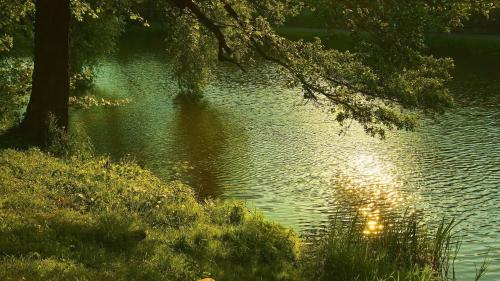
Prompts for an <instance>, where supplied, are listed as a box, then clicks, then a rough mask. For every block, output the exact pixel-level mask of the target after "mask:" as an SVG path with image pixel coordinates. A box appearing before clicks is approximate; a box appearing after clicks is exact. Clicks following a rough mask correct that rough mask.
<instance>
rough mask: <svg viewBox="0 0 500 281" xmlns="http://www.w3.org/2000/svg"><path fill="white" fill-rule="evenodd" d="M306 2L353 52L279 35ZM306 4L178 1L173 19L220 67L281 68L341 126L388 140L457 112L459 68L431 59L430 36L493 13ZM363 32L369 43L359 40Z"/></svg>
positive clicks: (468, 5)
mask: <svg viewBox="0 0 500 281" xmlns="http://www.w3.org/2000/svg"><path fill="white" fill-rule="evenodd" d="M304 2H305V3H307V4H308V5H309V6H311V5H312V7H313V8H316V9H321V10H322V11H324V12H325V13H328V15H330V18H334V19H335V20H336V21H335V22H333V23H332V24H338V25H339V26H340V27H348V28H350V29H351V30H352V31H353V35H354V37H356V38H358V40H357V44H356V45H357V48H356V49H355V50H354V52H348V51H339V50H331V49H327V48H325V47H324V46H323V44H322V43H321V42H320V41H319V40H316V41H313V42H303V41H300V40H299V41H290V40H287V39H285V38H283V37H281V36H279V35H277V34H276V33H275V27H276V26H279V25H280V24H283V22H284V21H285V19H286V18H287V17H291V16H294V15H296V14H298V12H299V11H301V10H302V9H303V7H304ZM304 2H302V1H293V0H290V1H285V0H282V1H258V2H257V1H224V0H212V1H204V2H200V3H198V2H195V1H190V0H177V1H171V4H173V8H171V9H167V14H168V15H173V16H171V17H172V18H174V19H175V20H177V21H179V20H180V21H184V23H183V24H180V23H178V22H176V23H175V27H176V28H181V29H184V33H183V34H191V37H190V36H186V38H192V36H195V34H197V33H199V32H201V33H203V34H208V35H210V36H212V37H213V38H214V40H216V44H215V50H216V51H217V53H218V56H217V57H218V59H219V60H220V61H225V62H230V63H233V64H236V65H238V66H240V67H244V65H248V64H251V63H252V62H253V61H254V60H255V59H258V58H259V57H260V58H263V59H265V60H268V61H271V62H273V63H276V64H278V65H279V66H280V67H281V68H282V70H283V71H282V73H283V78H284V81H285V82H287V84H288V85H290V86H292V87H301V88H302V89H303V92H304V97H305V98H307V99H311V100H313V101H315V102H319V103H321V104H326V105H329V106H331V107H332V112H333V113H334V114H335V115H336V117H337V120H338V121H339V122H340V123H342V124H349V123H348V122H347V123H346V122H345V121H346V120H355V121H358V122H359V123H361V124H362V125H363V126H364V128H365V130H366V132H367V133H369V134H371V135H378V136H381V137H384V133H385V129H387V128H396V129H407V130H411V129H413V128H414V127H415V126H416V125H417V119H416V117H417V115H416V114H414V113H419V112H420V111H426V112H438V113H440V112H442V111H443V109H445V108H446V107H448V106H450V105H451V104H452V99H451V97H450V95H449V93H448V90H447V89H446V83H447V82H448V81H449V80H450V78H451V76H450V72H451V69H452V67H453V63H452V61H451V60H450V59H440V58H435V57H432V56H430V55H427V54H426V53H425V52H424V51H425V38H426V37H425V36H426V34H427V33H428V32H430V31H435V30H440V31H447V30H449V29H450V28H452V27H454V26H457V25H459V24H460V23H461V21H462V20H463V19H466V18H467V16H468V15H469V14H470V13H471V12H472V11H476V10H480V11H482V12H484V13H487V12H488V11H489V10H490V9H491V8H492V7H493V5H492V3H491V2H488V1H480V0H477V1H469V0H463V1H439V2H435V3H434V2H433V3H428V1H423V0H422V1H377V2H376V3H373V2H370V1H362V0H360V1H334V2H332V1H304ZM175 15H182V17H181V16H175ZM194 20H196V21H197V22H199V24H201V25H202V28H200V29H198V28H193V26H197V25H198V24H197V23H194ZM337 21H339V22H340V23H337ZM362 32H365V33H367V34H368V35H367V36H360V33H362ZM181 46H182V44H181ZM185 46H189V45H188V44H185V45H184V47H185ZM208 46H211V45H210V44H208ZM176 48H177V49H179V52H190V51H187V50H189V48H184V49H182V48H179V47H178V46H176ZM186 49H187V50H186ZM207 49H208V48H205V49H204V51H206V52H213V51H214V50H213V49H208V50H207ZM188 56H189V55H188ZM190 56H193V55H190ZM196 56H198V55H196ZM177 59H178V60H182V59H185V56H177ZM204 62H205V59H201V60H200V61H199V62H198V63H199V64H198V65H195V67H196V68H197V73H202V71H201V70H200V67H201V66H200V65H202V66H203V67H204ZM178 63H184V61H180V62H178ZM186 64H187V65H189V63H186ZM180 73H181V74H182V73H184V74H186V73H187V74H188V73H189V71H187V70H183V71H181V72H180ZM195 77H196V76H195ZM196 79H198V77H196V78H195V79H194V80H195V81H196ZM199 80H200V81H203V79H199ZM195 85H196V84H195ZM191 86H192V85H191ZM196 87H197V88H199V86H196Z"/></svg>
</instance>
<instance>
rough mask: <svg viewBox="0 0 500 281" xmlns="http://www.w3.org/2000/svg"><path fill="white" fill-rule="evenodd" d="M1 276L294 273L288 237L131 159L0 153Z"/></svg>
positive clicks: (293, 247)
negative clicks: (116, 160) (202, 199)
mask: <svg viewBox="0 0 500 281" xmlns="http://www.w3.org/2000/svg"><path fill="white" fill-rule="evenodd" d="M0 193H1V194H2V198H1V199H0V208H1V210H2V211H1V212H0V279H1V280H20V279H23V280H76V279H78V280H110V279H113V280H155V281H156V280H169V281H172V280H182V281H184V280H197V279H200V278H205V277H213V278H215V279H216V280H261V279H262V280H293V278H292V277H291V276H292V275H293V274H294V272H295V270H296V269H295V266H294V264H295V262H296V261H297V258H298V246H299V241H298V240H297V237H296V235H295V234H294V233H293V232H291V231H289V230H286V229H284V228H282V227H281V226H278V225H276V224H273V223H270V222H267V221H265V220H264V219H263V218H262V217H261V215H259V214H257V213H255V212H252V211H249V210H248V209H246V208H245V207H244V206H243V205H242V204H240V203H236V202H217V203H214V202H206V203H199V202H197V200H196V198H195V196H194V193H193V191H192V190H191V189H190V188H189V187H187V186H185V185H183V184H181V183H180V182H172V183H168V184H165V183H162V182H161V181H160V180H159V179H157V178H156V177H154V176H153V175H152V174H151V173H150V172H147V171H145V170H143V169H141V168H139V167H138V166H137V165H136V164H134V163H129V162H121V163H116V164H115V163H112V162H111V161H110V160H109V159H108V158H98V159H94V160H87V161H83V160H81V159H78V158H74V157H73V158H69V159H66V160H65V159H58V158H53V157H51V156H48V155H46V154H44V153H41V152H40V151H38V150H29V151H27V152H16V151H13V150H3V151H0Z"/></svg>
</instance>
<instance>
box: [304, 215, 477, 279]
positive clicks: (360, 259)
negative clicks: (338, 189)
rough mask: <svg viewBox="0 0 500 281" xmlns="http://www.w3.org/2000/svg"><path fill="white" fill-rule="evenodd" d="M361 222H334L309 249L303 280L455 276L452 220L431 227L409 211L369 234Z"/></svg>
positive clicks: (455, 248) (455, 249)
mask: <svg viewBox="0 0 500 281" xmlns="http://www.w3.org/2000/svg"><path fill="white" fill-rule="evenodd" d="M339 221H340V220H339ZM365 224H366V221H361V220H358V219H357V218H355V219H354V220H353V221H352V222H351V223H350V225H349V226H348V227H345V224H344V225H335V224H334V225H333V226H332V229H331V231H330V232H329V234H328V235H326V236H325V237H324V238H322V239H321V240H319V241H316V243H314V244H313V246H312V247H311V248H309V249H308V254H306V258H305V259H304V262H303V264H304V268H303V274H304V276H305V280H316V281H327V280H357V281H373V280H387V281H389V280H392V281H397V280H405V281H445V280H446V281H448V280H456V279H455V277H454V275H453V267H452V266H451V265H452V259H453V257H454V256H455V254H456V251H457V250H458V246H459V245H460V244H459V243H458V242H457V240H455V239H453V235H452V229H453V227H454V226H455V223H454V221H453V220H451V221H449V222H444V221H443V222H441V224H439V226H438V227H437V228H436V229H435V230H434V231H431V230H429V229H428V228H427V226H426V224H425V223H423V221H422V220H421V218H419V217H418V216H416V215H409V216H404V217H400V218H396V219H389V220H386V221H384V222H383V225H384V226H385V227H384V229H383V230H381V231H379V232H377V233H371V234H369V235H367V234H366V229H365V228H364V225H365ZM483 266H484V265H483ZM482 270H484V267H482ZM478 278H479V277H478Z"/></svg>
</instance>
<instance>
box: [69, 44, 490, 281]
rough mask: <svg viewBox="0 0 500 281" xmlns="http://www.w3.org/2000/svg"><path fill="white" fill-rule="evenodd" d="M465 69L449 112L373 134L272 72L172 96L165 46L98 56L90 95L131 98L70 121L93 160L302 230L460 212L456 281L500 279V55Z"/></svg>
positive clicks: (232, 74)
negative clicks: (134, 168) (359, 219)
mask: <svg viewBox="0 0 500 281" xmlns="http://www.w3.org/2000/svg"><path fill="white" fill-rule="evenodd" d="M457 65H458V66H457V70H456V73H455V77H456V78H455V80H454V81H453V82H452V83H451V85H450V87H451V89H452V90H453V92H454V95H455V96H456V97H457V106H456V107H455V108H454V109H452V110H449V111H448V112H447V113H446V114H444V115H443V116H438V117H436V118H433V117H431V116H427V117H425V118H423V120H422V125H421V126H420V127H419V128H418V129H417V130H416V131H415V132H390V133H389V134H388V136H387V139H386V140H379V139H376V138H371V137H369V136H367V135H365V134H364V132H363V131H362V130H361V128H360V127H359V126H357V125H356V124H353V126H351V128H350V129H349V130H348V131H347V132H346V133H345V134H339V132H340V127H339V126H338V125H337V124H336V123H335V122H334V121H333V118H332V116H331V115H330V114H328V111H327V109H326V108H322V107H317V106H315V105H313V104H305V103H304V100H303V99H302V96H301V94H300V91H297V90H294V89H287V88H286V87H284V86H281V85H280V83H279V77H277V75H276V73H275V72H274V71H273V68H272V67H269V66H265V65H260V66H256V67H253V68H250V69H248V72H247V73H243V72H241V71H239V70H237V69H233V68H228V67H225V68H221V69H219V70H218V71H217V75H216V79H215V80H214V82H212V83H211V84H210V86H209V87H208V88H207V89H206V91H205V95H204V98H203V100H202V101H201V102H197V103H192V102H185V101H180V100H176V99H175V96H176V94H177V87H176V85H175V82H173V80H172V78H171V76H172V74H171V68H170V66H169V64H168V63H167V59H166V58H165V57H164V56H163V55H162V52H161V51H155V50H147V49H137V50H136V49H134V48H127V49H125V50H122V51H121V52H120V53H118V54H116V55H114V56H112V57H109V58H106V59H103V60H102V61H101V64H100V66H99V68H98V77H97V80H96V86H95V88H94V89H93V90H91V92H90V94H93V95H96V96H98V97H104V98H109V99H122V98H129V99H130V100H131V102H130V103H129V104H127V105H124V106H119V107H100V108H91V109H86V110H82V109H73V110H72V111H71V120H72V121H71V122H72V123H73V124H74V125H75V126H77V127H80V128H82V129H83V130H84V131H85V132H86V133H87V134H88V135H89V136H90V137H91V139H92V141H93V143H94V146H95V148H96V150H97V152H98V153H101V154H109V155H110V156H111V157H113V158H115V159H119V158H121V157H124V156H127V155H130V156H132V157H133V158H134V159H136V160H137V162H138V163H140V164H141V165H143V166H144V167H146V168H148V169H150V170H152V171H153V172H154V173H155V174H157V175H158V176H160V177H161V178H164V179H166V180H168V179H172V178H174V177H181V178H182V179H184V180H186V181H188V182H189V183H190V184H191V185H192V186H193V187H194V188H195V189H196V191H197V193H198V194H199V196H200V197H211V198H226V199H227V198H231V199H240V200H244V201H246V202H248V204H249V205H251V206H253V207H255V208H258V209H259V210H261V211H262V212H263V213H264V214H265V215H266V216H267V217H269V218H271V219H273V220H276V221H278V222H280V223H282V224H284V225H287V226H289V227H292V228H294V229H296V230H297V231H300V232H302V233H309V232H311V231H314V230H318V229H321V228H322V227H325V226H328V224H329V223H331V221H332V220H333V219H334V218H335V217H336V216H338V214H339V212H340V213H342V212H343V211H344V210H351V209H356V210H360V211H362V212H363V213H364V214H365V215H366V216H368V217H369V218H370V219H371V220H373V223H374V225H377V224H379V223H381V222H379V221H378V220H379V214H380V213H383V212H384V210H391V209H397V210H403V209H405V210H407V209H409V208H416V209H418V210H422V211H423V212H424V213H425V215H426V217H427V218H429V219H435V220H438V219H439V218H442V217H443V216H445V217H448V218H450V217H453V216H455V217H456V218H457V219H458V220H460V221H461V222H460V224H459V226H458V228H457V231H458V233H459V234H460V235H462V241H463V244H462V248H461V252H460V255H459V256H458V260H457V262H456V269H457V276H458V277H459V280H473V275H474V271H475V266H477V267H479V266H480V264H481V263H482V262H483V260H484V259H485V258H486V259H487V261H488V264H489V266H488V273H487V275H486V277H485V278H484V279H483V280H491V281H493V280H500V243H499V241H500V59H498V58H495V59H491V58H482V59H481V58H469V59H467V58H460V59H458V60H457ZM368 230H369V229H368Z"/></svg>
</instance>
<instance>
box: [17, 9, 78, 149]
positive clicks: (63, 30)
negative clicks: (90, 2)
mask: <svg viewBox="0 0 500 281" xmlns="http://www.w3.org/2000/svg"><path fill="white" fill-rule="evenodd" d="M35 5H36V17H35V54H34V55H35V58H34V63H35V64H34V72H33V89H32V93H31V97H30V102H29V105H28V108H27V111H26V116H25V118H24V120H23V122H22V123H21V126H20V131H21V133H22V134H24V135H25V136H27V137H28V138H30V139H31V140H33V141H35V142H38V143H46V142H47V141H48V139H49V137H50V136H49V123H50V122H51V120H54V122H55V123H54V125H56V126H57V127H59V128H61V129H63V130H66V129H67V127H68V100H69V79H70V78H69V75H70V74H69V24H70V17H71V11H70V0H36V2H35Z"/></svg>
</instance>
